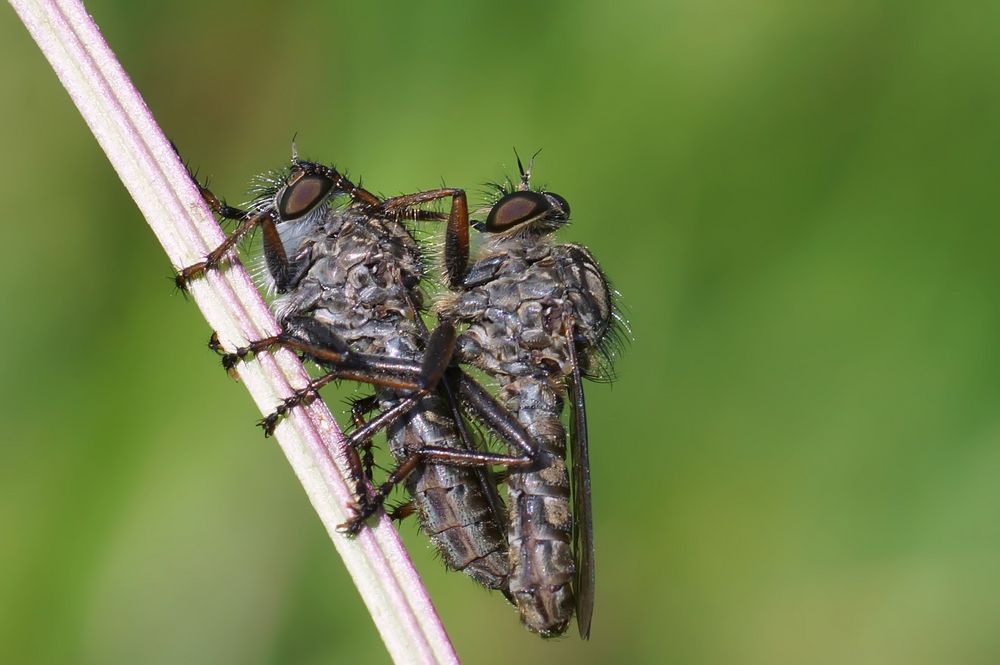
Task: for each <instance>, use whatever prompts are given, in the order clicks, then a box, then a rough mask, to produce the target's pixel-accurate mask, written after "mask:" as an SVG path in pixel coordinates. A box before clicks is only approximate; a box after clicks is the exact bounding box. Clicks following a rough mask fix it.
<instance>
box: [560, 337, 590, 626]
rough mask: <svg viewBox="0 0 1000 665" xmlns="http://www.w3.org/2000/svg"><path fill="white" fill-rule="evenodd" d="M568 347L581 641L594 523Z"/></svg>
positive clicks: (576, 380) (581, 411)
mask: <svg viewBox="0 0 1000 665" xmlns="http://www.w3.org/2000/svg"><path fill="white" fill-rule="evenodd" d="M567 341H568V343H569V344H568V346H569V349H570V361H571V363H572V365H573V371H572V372H571V373H570V375H569V377H567V379H566V388H567V392H568V393H569V402H570V421H569V445H570V455H571V456H572V465H573V467H572V476H571V477H572V485H573V552H574V556H575V557H576V623H577V627H578V628H579V629H580V637H582V638H583V639H587V638H589V637H590V620H591V617H592V616H593V613H594V519H593V513H592V511H591V505H590V453H589V451H588V440H587V407H586V404H585V403H584V398H583V382H582V380H581V377H580V366H579V363H577V357H576V348H575V344H574V342H573V335H572V334H571V335H570V339H569V340H567Z"/></svg>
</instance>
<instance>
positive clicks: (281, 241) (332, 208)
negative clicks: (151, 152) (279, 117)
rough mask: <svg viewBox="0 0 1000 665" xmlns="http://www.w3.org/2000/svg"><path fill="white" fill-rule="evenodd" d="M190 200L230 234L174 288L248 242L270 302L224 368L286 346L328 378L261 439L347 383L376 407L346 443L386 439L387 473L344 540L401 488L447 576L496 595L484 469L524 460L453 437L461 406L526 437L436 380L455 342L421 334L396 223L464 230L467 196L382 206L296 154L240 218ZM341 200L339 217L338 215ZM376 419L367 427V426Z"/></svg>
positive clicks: (497, 552)
mask: <svg viewBox="0 0 1000 665" xmlns="http://www.w3.org/2000/svg"><path fill="white" fill-rule="evenodd" d="M199 187H200V189H201V192H202V196H203V198H204V199H205V201H206V202H207V203H208V204H209V206H210V207H211V208H212V210H213V211H214V212H215V213H216V214H217V215H219V216H220V217H223V218H227V219H232V220H236V221H238V225H237V227H236V228H235V230H234V231H233V233H232V234H230V235H229V236H228V237H227V238H226V240H225V242H224V243H223V244H222V245H221V246H219V247H218V248H217V249H216V250H214V251H213V252H211V253H210V254H209V255H208V256H207V257H206V258H205V260H204V261H202V262H200V263H198V264H195V265H193V266H190V267H188V268H185V269H184V270H182V271H181V272H180V274H179V275H178V278H177V280H178V284H179V285H181V286H183V285H185V284H187V282H188V281H190V280H191V279H193V278H195V277H197V276H198V275H200V274H202V273H204V272H205V271H206V270H209V269H214V268H216V267H218V266H219V264H220V263H221V262H222V261H223V260H224V258H225V256H226V255H227V253H228V252H229V251H230V250H231V249H232V248H233V247H234V246H235V245H236V243H237V242H238V241H239V239H240V238H242V237H244V236H246V235H247V234H249V233H250V232H251V231H253V230H254V229H259V230H260V232H261V235H262V237H263V254H264V260H265V264H266V267H267V272H268V274H269V275H270V278H271V280H272V281H273V289H274V291H275V292H276V293H277V294H278V297H277V298H276V299H275V301H274V303H273V309H274V311H275V313H276V316H277V319H278V322H279V324H280V326H281V330H282V332H281V334H279V335H276V336H274V337H270V338H267V339H263V340H256V341H253V342H252V343H251V344H249V345H247V346H245V347H242V348H239V349H236V350H235V351H234V352H231V353H228V354H225V355H224V364H225V365H227V366H228V367H231V366H232V365H233V364H234V363H235V362H238V361H239V360H240V359H243V358H246V357H247V356H249V355H251V354H253V353H256V352H258V351H260V350H263V349H266V348H268V347H272V346H284V347H286V348H289V349H292V350H294V351H296V352H298V353H299V354H301V355H303V356H305V357H306V358H309V359H311V360H313V361H315V362H317V363H318V364H319V365H320V366H321V367H323V368H324V369H325V370H326V374H324V375H322V376H320V377H318V378H316V379H313V380H312V381H311V382H310V383H309V385H307V386H306V387H304V388H302V389H300V390H298V391H296V392H295V393H294V394H293V395H292V396H291V397H289V398H288V399H286V400H285V401H284V402H283V403H282V404H281V405H279V406H278V408H277V410H276V411H275V412H274V413H272V414H271V415H270V416H268V417H267V418H265V419H264V421H262V424H263V426H264V428H265V431H266V432H270V431H271V430H273V429H274V427H275V425H276V424H277V422H278V420H279V419H280V418H281V417H282V416H283V415H285V414H286V413H287V412H288V411H289V410H290V409H292V408H294V407H295V406H296V405H298V404H301V403H304V402H306V401H309V400H310V399H313V398H314V397H315V396H316V394H317V391H318V390H319V388H320V387H322V386H323V385H325V384H326V383H329V382H331V381H336V380H340V379H348V380H357V381H365V382H368V383H371V384H373V385H374V386H376V390H375V394H374V396H372V397H370V398H367V399H364V400H361V401H359V402H358V403H356V404H355V408H354V415H355V420H356V424H358V425H359V427H358V428H357V429H356V430H355V431H353V432H352V433H351V435H350V436H349V437H348V444H350V445H351V446H363V445H365V444H366V443H367V442H369V441H370V439H371V437H372V436H374V434H375V433H376V432H378V431H379V430H381V429H383V428H386V429H387V438H388V443H389V449H390V451H391V452H392V454H393V455H394V456H395V457H396V459H397V460H398V466H397V467H396V468H395V469H394V470H392V472H391V473H390V474H389V478H388V479H387V480H386V482H385V483H383V484H382V485H381V486H380V487H379V488H378V491H377V492H375V493H374V495H368V494H366V493H365V492H364V491H362V490H361V488H362V487H363V485H362V484H361V481H360V480H359V506H358V510H357V512H356V515H355V516H354V518H353V519H352V520H351V521H349V522H348V523H347V524H345V525H343V528H344V530H345V531H347V532H348V533H357V531H358V530H360V528H361V527H362V526H363V524H364V520H365V519H366V518H367V517H368V516H370V515H372V514H374V512H375V511H376V510H377V508H378V507H379V506H381V504H382V502H383V501H384V499H385V497H386V495H387V494H388V492H389V490H390V489H391V488H392V487H393V486H394V485H395V484H397V483H399V482H401V481H402V482H405V486H406V488H407V490H408V491H409V493H410V495H411V497H412V511H414V512H416V513H417V514H418V516H419V518H420V521H421V525H422V528H423V530H424V531H425V532H426V533H427V534H428V535H429V536H430V538H431V540H432V541H433V543H434V545H435V547H436V548H437V549H438V551H439V552H440V553H441V555H442V558H443V559H444V560H445V563H446V564H447V565H448V566H449V567H451V568H453V569H457V570H462V571H464V572H465V573H467V574H468V575H470V576H471V577H472V578H474V579H475V580H476V581H478V582H479V583H480V584H483V585H484V586H486V587H488V588H491V589H499V590H501V591H502V592H503V593H504V594H505V595H506V594H507V590H508V586H509V585H508V569H509V564H508V555H507V544H506V543H507V541H506V538H505V537H504V535H503V531H504V529H505V526H504V525H505V512H504V507H503V504H502V501H501V500H500V499H499V497H498V496H497V492H496V485H495V481H494V480H493V479H492V478H491V477H490V473H489V467H490V466H491V465H493V464H497V463H500V464H503V463H506V462H508V461H510V460H511V459H513V461H514V463H515V464H516V463H518V462H520V463H522V464H523V463H526V462H527V461H529V459H530V458H529V457H527V456H526V455H521V456H520V457H516V456H515V457H513V458H512V457H511V456H504V455H497V454H493V453H489V452H487V451H482V450H478V449H477V446H475V445H473V443H472V442H471V439H470V438H469V432H468V430H467V429H466V428H465V426H464V424H463V420H462V417H461V414H460V413H459V409H458V406H457V405H458V403H459V400H461V401H462V403H463V404H464V405H465V406H466V408H471V409H472V410H473V411H475V412H476V413H477V414H478V418H479V420H480V422H483V423H485V424H486V425H487V426H490V427H492V428H493V429H494V430H498V431H507V432H513V435H509V436H507V437H506V438H507V439H508V440H510V438H511V436H513V437H514V438H515V439H516V438H518V437H520V439H527V434H526V433H525V432H524V430H523V428H519V427H518V424H517V422H516V421H514V422H513V423H505V422H504V419H503V416H502V414H500V407H499V406H498V404H497V403H496V401H495V400H494V399H493V398H492V397H491V396H490V395H489V394H488V393H487V392H486V391H485V390H483V389H482V388H481V387H479V386H478V384H476V383H475V382H474V381H472V380H471V379H469V377H468V376H465V375H463V374H461V373H456V372H454V371H452V372H451V373H450V374H449V375H448V377H447V378H446V377H445V374H446V371H447V367H448V364H449V362H450V359H451V355H452V349H453V347H454V343H455V338H456V333H455V329H454V327H452V326H451V325H449V324H443V325H441V326H438V327H437V328H435V330H434V331H433V332H428V331H427V328H426V327H425V325H424V323H423V319H422V318H421V312H422V311H423V309H424V308H423V296H422V293H421V291H420V282H421V279H422V278H423V276H424V266H423V262H422V257H421V252H420V247H419V245H418V244H417V242H416V241H415V239H414V237H413V235H412V234H411V232H410V231H409V229H408V228H407V225H406V224H405V223H404V222H406V221H408V220H409V221H418V220H428V221H444V220H447V219H451V220H453V221H451V222H450V223H449V225H450V226H454V227H457V226H460V224H459V223H458V220H463V221H464V223H465V224H467V223H468V222H467V219H468V211H467V203H466V196H465V192H464V191H462V190H459V189H449V188H441V189H435V190H431V191H425V192H419V193H416V194H409V195H405V196H398V197H394V198H387V199H381V198H379V197H377V196H375V195H374V194H372V193H371V192H369V191H367V190H365V189H362V188H361V187H360V186H358V185H355V184H354V183H352V182H351V181H350V180H348V178H347V177H346V176H345V175H343V174H341V173H340V172H338V171H337V170H336V169H334V168H332V167H329V166H324V165H321V164H318V163H315V162H310V161H305V160H301V159H298V158H297V156H295V155H294V154H293V157H292V162H291V165H290V167H289V168H287V169H285V170H283V171H280V172H276V173H272V174H270V175H268V176H265V177H264V178H262V179H261V180H260V182H259V184H258V186H257V188H256V192H255V193H256V198H255V199H254V200H253V202H252V203H251V204H250V205H249V206H248V210H241V209H238V208H233V207H230V206H227V205H225V204H224V203H222V202H221V201H220V200H219V199H218V198H216V196H215V195H214V194H212V192H211V191H209V190H208V189H207V188H205V187H201V186H200V185H199ZM343 197H346V198H347V202H346V204H344V205H337V201H338V200H340V199H342V198H343ZM441 199H451V208H450V212H449V214H448V215H447V216H445V215H443V214H441V213H438V212H434V211H431V210H425V209H421V208H420V206H421V205H422V204H426V203H428V202H432V201H437V200H441ZM376 409H380V412H379V413H378V415H377V416H375V417H374V418H372V419H370V420H368V421H365V420H364V416H365V415H366V414H367V413H369V412H372V411H375V410H376ZM522 447H524V446H522ZM370 471H371V462H370V460H369V462H368V465H367V474H370ZM405 512H410V511H405Z"/></svg>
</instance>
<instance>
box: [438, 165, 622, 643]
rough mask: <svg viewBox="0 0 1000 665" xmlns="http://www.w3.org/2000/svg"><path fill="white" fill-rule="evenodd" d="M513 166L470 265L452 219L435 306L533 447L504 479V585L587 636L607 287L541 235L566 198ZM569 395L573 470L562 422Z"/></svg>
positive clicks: (556, 627)
mask: <svg viewBox="0 0 1000 665" xmlns="http://www.w3.org/2000/svg"><path fill="white" fill-rule="evenodd" d="M518 168H519V170H520V172H521V181H520V184H519V185H517V186H516V187H515V186H514V185H513V184H512V183H510V182H509V181H508V182H507V183H506V184H505V185H498V186H497V187H498V192H499V193H498V196H497V198H496V200H495V202H494V204H493V205H492V207H491V208H490V209H489V213H488V215H487V216H486V220H485V222H483V223H478V224H476V227H477V228H478V229H479V230H480V231H481V240H482V247H481V251H480V252H479V253H478V256H477V257H476V260H475V261H474V262H472V263H471V265H469V261H468V258H467V257H468V224H467V223H461V221H460V220H454V219H453V220H451V223H450V224H449V232H448V234H447V237H446V257H447V261H446V268H447V272H448V279H449V282H450V286H451V293H450V294H449V295H447V296H445V297H444V298H442V299H441V300H440V301H439V302H438V303H437V304H436V306H435V310H436V311H437V313H438V315H439V316H440V317H441V318H442V319H444V320H449V321H453V322H455V323H462V324H467V326H468V327H467V329H466V330H465V331H464V332H463V333H462V334H461V335H460V337H459V339H458V345H457V349H456V354H457V356H458V357H459V358H460V359H461V361H462V362H464V363H468V364H471V365H473V366H475V367H477V368H479V369H481V370H483V371H485V372H486V373H487V374H488V375H490V376H491V377H493V378H494V379H495V380H496V381H497V383H498V384H499V386H500V391H499V395H500V402H501V403H502V404H503V405H504V406H505V407H507V408H508V409H509V410H510V411H511V412H512V413H513V414H515V415H516V417H517V419H518V420H519V421H520V422H521V424H523V425H524V427H525V428H526V429H527V430H528V433H529V434H530V435H531V436H532V439H533V440H534V441H535V442H536V443H537V445H538V449H537V450H536V451H535V454H534V457H533V459H534V461H533V464H532V465H531V466H528V467H524V468H512V469H511V470H510V472H509V475H508V477H507V488H508V504H509V532H508V545H509V548H510V587H509V591H510V595H511V596H512V597H513V598H514V601H515V603H516V605H517V607H518V610H519V613H520V615H521V620H522V622H523V623H524V625H525V626H526V627H527V628H528V629H529V630H532V631H534V632H537V633H539V634H541V635H542V636H545V637H551V636H556V635H560V634H562V633H563V632H564V631H565V630H566V627H567V625H568V623H569V621H570V619H571V618H572V616H573V613H574V611H575V612H576V616H577V624H578V627H579V630H580V635H581V636H582V637H583V638H587V637H588V636H589V633H590V623H591V616H592V612H593V603H594V543H593V524H592V516H591V499H590V468H589V461H588V440H587V420H586V410H585V405H584V394H583V384H582V378H589V379H599V378H602V377H604V378H610V377H609V373H610V359H611V355H612V354H611V353H610V351H611V350H612V347H613V346H614V345H615V343H616V342H617V341H618V340H619V339H621V337H620V333H621V332H622V330H620V327H619V323H620V321H621V319H620V317H619V316H618V315H617V312H616V308H615V302H614V296H615V295H616V292H615V291H614V290H613V289H612V288H611V287H610V285H609V284H608V280H607V279H606V278H605V276H604V273H603V271H602V270H601V268H600V266H599V265H598V263H597V261H596V260H595V259H594V257H593V256H592V255H591V253H590V252H589V251H588V250H587V249H585V248H584V247H582V246H580V245H574V244H555V243H554V242H553V241H552V240H551V233H552V232H553V231H555V230H557V229H558V228H560V227H561V226H563V225H564V224H566V223H567V221H568V220H569V212H570V208H569V204H568V203H567V202H566V200H565V199H564V198H563V197H561V196H559V195H558V194H555V193H553V192H547V191H536V190H532V189H531V188H530V186H529V181H530V165H529V169H528V170H527V171H525V169H524V168H523V166H522V164H521V160H520V159H518ZM622 325H624V324H622ZM567 400H568V401H569V403H570V412H571V414H570V418H569V423H570V448H571V459H572V474H570V472H569V471H568V470H567V467H566V432H565V430H564V428H563V424H562V422H561V419H560V415H561V413H562V410H563V403H564V401H567ZM570 476H572V492H571V480H570ZM571 494H572V499H573V501H572V503H573V508H572V510H571V509H570V496H571Z"/></svg>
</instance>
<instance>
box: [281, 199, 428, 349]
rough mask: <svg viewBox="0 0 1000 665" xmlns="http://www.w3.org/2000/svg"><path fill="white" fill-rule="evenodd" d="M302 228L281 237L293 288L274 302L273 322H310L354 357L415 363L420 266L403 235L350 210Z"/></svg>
mask: <svg viewBox="0 0 1000 665" xmlns="http://www.w3.org/2000/svg"><path fill="white" fill-rule="evenodd" d="M304 223H310V224H311V229H309V230H308V231H306V232H301V231H299V232H296V230H295V229H289V230H288V231H286V232H285V233H283V238H287V239H288V240H286V246H285V249H286V253H287V254H288V257H289V260H290V262H291V264H292V266H293V267H292V273H293V275H295V279H297V282H296V283H295V284H294V286H293V288H292V290H291V292H290V293H288V294H287V295H284V296H282V297H280V298H278V299H277V301H276V302H275V311H276V312H277V314H278V317H279V320H281V321H282V322H285V321H287V320H288V319H289V318H293V317H296V316H311V317H313V318H315V319H317V320H318V321H321V322H323V323H325V324H327V325H328V326H329V327H330V328H331V329H333V330H336V331H337V332H338V333H339V334H340V335H341V336H342V337H343V338H344V339H345V340H346V341H347V342H348V343H349V344H350V345H351V347H352V348H354V349H355V350H356V351H359V352H362V353H380V354H389V355H393V356H403V357H415V356H416V355H418V354H419V352H420V347H419V344H418V341H417V340H418V338H419V329H418V327H417V323H416V317H417V316H419V314H418V311H419V308H420V306H421V294H420V291H419V287H418V285H419V282H420V278H421V276H422V274H423V266H422V264H421V261H420V249H419V247H418V246H417V243H416V241H415V240H414V239H413V237H412V236H411V235H410V233H409V231H408V230H407V229H406V227H405V226H403V224H402V223H400V222H398V221H395V220H389V219H377V218H372V217H371V216H370V215H361V214H359V213H358V212H357V211H355V210H353V209H352V208H347V209H343V210H336V209H335V210H327V211H324V215H323V218H322V220H321V223H317V222H316V221H315V220H303V222H301V224H304Z"/></svg>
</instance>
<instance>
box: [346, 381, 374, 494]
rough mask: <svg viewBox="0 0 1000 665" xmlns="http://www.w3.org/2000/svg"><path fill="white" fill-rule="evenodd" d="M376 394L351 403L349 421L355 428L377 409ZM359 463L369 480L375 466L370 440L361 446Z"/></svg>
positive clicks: (359, 426) (362, 425)
mask: <svg viewBox="0 0 1000 665" xmlns="http://www.w3.org/2000/svg"><path fill="white" fill-rule="evenodd" d="M378 406H379V404H378V396H377V395H368V396H367V397H362V398H360V399H356V400H354V401H353V402H352V403H351V422H352V423H353V424H354V428H355V429H360V428H361V427H364V426H365V422H366V420H365V416H367V415H368V414H370V413H374V412H375V411H377V410H378ZM361 455H362V457H361V464H362V467H363V469H364V474H365V478H367V479H368V480H369V481H370V480H371V479H372V473H373V471H372V470H373V469H374V468H375V457H374V455H372V446H371V441H369V442H368V445H365V446H362V447H361ZM362 494H363V492H360V491H359V492H357V495H358V496H361V495H362Z"/></svg>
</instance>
